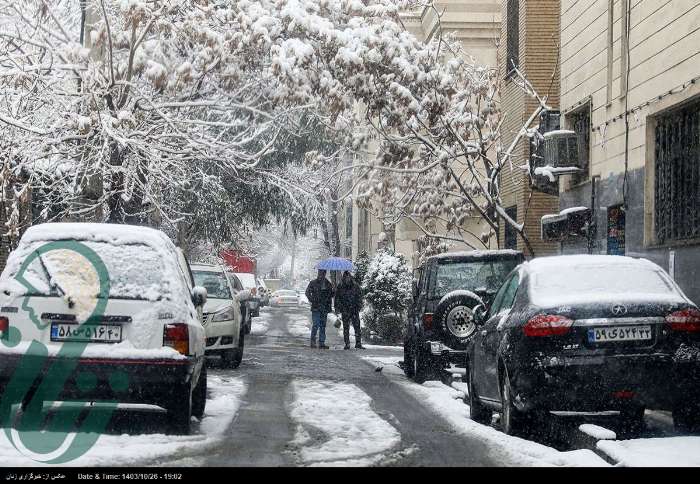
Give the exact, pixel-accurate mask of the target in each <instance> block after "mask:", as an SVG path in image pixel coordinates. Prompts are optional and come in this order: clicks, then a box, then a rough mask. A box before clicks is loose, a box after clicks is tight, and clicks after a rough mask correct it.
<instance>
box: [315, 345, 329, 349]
mask: <svg viewBox="0 0 700 484" xmlns="http://www.w3.org/2000/svg"><path fill="white" fill-rule="evenodd" d="M318 347H319V348H320V349H322V350H327V349H329V348H328V346H326V345H325V344H320V345H318Z"/></svg>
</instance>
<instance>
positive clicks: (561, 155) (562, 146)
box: [544, 130, 582, 174]
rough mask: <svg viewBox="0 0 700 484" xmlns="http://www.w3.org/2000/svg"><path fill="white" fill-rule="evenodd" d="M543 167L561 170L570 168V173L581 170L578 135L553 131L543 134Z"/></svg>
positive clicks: (565, 131)
mask: <svg viewBox="0 0 700 484" xmlns="http://www.w3.org/2000/svg"><path fill="white" fill-rule="evenodd" d="M544 165H545V166H547V167H552V168H555V169H557V172H558V173H560V174H564V173H563V172H562V171H561V170H566V169H567V168H570V169H571V170H572V171H571V172H570V173H576V172H578V171H580V170H581V168H582V167H581V158H580V156H579V149H578V134H576V132H575V131H569V130H555V131H549V132H547V133H545V134H544Z"/></svg>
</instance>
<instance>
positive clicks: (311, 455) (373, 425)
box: [289, 380, 401, 466]
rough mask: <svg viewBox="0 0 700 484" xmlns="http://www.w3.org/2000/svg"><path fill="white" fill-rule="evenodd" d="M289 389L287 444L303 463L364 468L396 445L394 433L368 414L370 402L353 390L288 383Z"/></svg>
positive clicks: (322, 382) (398, 439) (320, 383)
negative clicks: (291, 430) (292, 431)
mask: <svg viewBox="0 0 700 484" xmlns="http://www.w3.org/2000/svg"><path fill="white" fill-rule="evenodd" d="M291 390H292V394H293V401H292V403H291V404H290V406H289V415H290V416H291V418H292V419H293V420H294V421H295V422H297V424H298V425H297V430H296V436H295V438H294V440H293V441H292V442H291V444H292V446H294V447H297V448H298V449H299V450H298V456H299V458H300V459H301V461H302V463H304V464H307V465H317V466H348V465H352V466H368V465H372V464H374V463H376V462H378V461H380V460H381V459H382V458H384V456H385V455H386V454H387V453H388V452H390V451H391V450H392V449H393V448H394V447H396V446H397V445H398V444H399V443H400V442H401V435H400V434H399V432H398V431H397V430H396V429H395V428H394V427H393V426H392V425H391V424H389V423H388V422H387V421H386V420H384V419H383V418H381V417H380V416H379V415H377V413H376V412H374V410H372V407H371V404H372V398H371V397H370V396H369V395H367V394H366V393H365V392H364V391H362V390H361V389H360V388H358V387H357V386H355V385H352V384H349V383H339V382H334V381H328V380H294V381H293V382H292V383H291ZM317 425H320V426H321V427H316V426H317Z"/></svg>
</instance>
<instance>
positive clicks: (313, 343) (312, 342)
mask: <svg viewBox="0 0 700 484" xmlns="http://www.w3.org/2000/svg"><path fill="white" fill-rule="evenodd" d="M311 347H312V348H316V340H314V339H312V340H311Z"/></svg>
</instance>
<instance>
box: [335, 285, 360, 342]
mask: <svg viewBox="0 0 700 484" xmlns="http://www.w3.org/2000/svg"><path fill="white" fill-rule="evenodd" d="M361 309H362V289H360V285H359V284H358V283H357V282H355V279H354V278H353V277H352V274H350V273H349V272H348V271H345V272H343V279H342V280H341V281H340V284H339V285H338V291H337V292H336V295H335V311H336V312H340V313H341V314H342V317H343V338H344V339H345V349H346V350H349V349H350V324H352V327H353V330H354V331H355V348H357V349H361V350H363V349H365V348H364V347H363V346H362V330H361V329H360V310H361Z"/></svg>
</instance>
